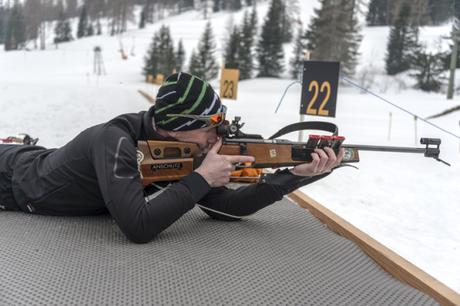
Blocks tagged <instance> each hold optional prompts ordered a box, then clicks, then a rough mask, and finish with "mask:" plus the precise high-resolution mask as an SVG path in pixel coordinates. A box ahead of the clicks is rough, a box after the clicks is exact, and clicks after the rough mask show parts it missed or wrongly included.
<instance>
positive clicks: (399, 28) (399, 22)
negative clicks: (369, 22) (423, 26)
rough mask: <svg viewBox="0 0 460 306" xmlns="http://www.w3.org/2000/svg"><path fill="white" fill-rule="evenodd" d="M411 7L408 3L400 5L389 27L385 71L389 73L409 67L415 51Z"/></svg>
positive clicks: (414, 28) (415, 29) (416, 35)
mask: <svg viewBox="0 0 460 306" xmlns="http://www.w3.org/2000/svg"><path fill="white" fill-rule="evenodd" d="M410 16H411V7H410V5H409V4H408V3H405V4H403V5H402V6H401V8H400V10H399V12H398V14H397V17H396V20H395V23H394V25H393V26H392V27H391V29H390V37H389V40H388V46H387V55H386V61H385V65H386V71H387V73H388V74H389V75H395V74H397V73H400V72H403V71H406V70H407V69H409V68H410V56H411V54H412V53H414V52H415V51H417V49H418V48H419V46H418V28H417V27H415V26H412V25H410V23H409V19H410Z"/></svg>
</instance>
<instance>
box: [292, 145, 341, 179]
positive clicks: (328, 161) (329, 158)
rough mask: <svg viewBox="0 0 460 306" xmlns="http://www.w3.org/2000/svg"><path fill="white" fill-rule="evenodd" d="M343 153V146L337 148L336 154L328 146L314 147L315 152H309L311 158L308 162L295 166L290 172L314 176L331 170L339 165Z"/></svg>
mask: <svg viewBox="0 0 460 306" xmlns="http://www.w3.org/2000/svg"><path fill="white" fill-rule="evenodd" d="M344 154H345V150H344V149H343V148H341V149H340V150H339V154H338V155H335V153H334V150H332V149H331V148H329V147H325V148H324V149H315V152H314V153H311V156H312V158H313V160H312V161H311V162H310V163H306V164H300V165H297V166H295V167H294V168H293V169H292V170H291V173H292V174H295V175H300V176H315V175H320V174H323V173H327V172H331V171H332V169H333V168H335V167H337V166H338V165H340V163H341V162H342V158H343V155H344Z"/></svg>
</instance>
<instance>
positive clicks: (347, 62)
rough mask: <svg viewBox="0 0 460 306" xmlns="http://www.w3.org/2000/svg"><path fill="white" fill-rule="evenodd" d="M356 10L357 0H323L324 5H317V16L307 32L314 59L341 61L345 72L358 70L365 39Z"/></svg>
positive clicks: (348, 73)
mask: <svg viewBox="0 0 460 306" xmlns="http://www.w3.org/2000/svg"><path fill="white" fill-rule="evenodd" d="M356 11H357V7H356V3H355V1H350V0H322V1H321V7H320V8H319V9H315V17H314V18H313V19H312V20H311V23H310V25H309V28H308V30H307V31H306V33H305V38H306V39H307V49H308V50H309V51H310V52H311V59H313V60H320V61H338V62H340V63H341V73H343V74H344V75H347V76H352V75H353V74H354V72H355V67H356V63H357V62H356V61H357V57H358V55H359V54H358V49H359V45H360V43H361V40H362V36H361V34H360V28H359V26H358V18H357V12H356Z"/></svg>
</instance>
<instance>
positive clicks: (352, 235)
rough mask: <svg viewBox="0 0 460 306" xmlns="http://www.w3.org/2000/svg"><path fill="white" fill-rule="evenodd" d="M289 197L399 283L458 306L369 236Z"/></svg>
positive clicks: (459, 299) (448, 292)
mask: <svg viewBox="0 0 460 306" xmlns="http://www.w3.org/2000/svg"><path fill="white" fill-rule="evenodd" d="M289 198H290V199H291V200H293V201H294V202H295V203H297V204H298V205H299V206H301V207H303V208H306V209H308V210H309V211H310V212H311V213H312V214H313V215H314V216H315V217H316V218H318V219H319V220H320V221H321V222H323V223H324V224H326V225H327V226H328V227H329V228H330V229H331V230H333V231H334V232H336V233H338V234H339V235H341V236H343V237H345V238H347V239H349V240H351V241H353V242H354V243H356V244H357V245H358V246H359V247H360V248H361V249H362V250H363V251H364V252H365V253H367V254H368V255H369V256H370V257H371V258H372V259H374V261H376V262H377V263H378V264H379V265H380V266H381V267H382V268H383V269H384V270H385V271H387V272H388V273H390V274H391V275H393V276H394V277H395V278H397V279H398V280H400V281H401V282H404V283H406V284H408V285H410V286H412V287H414V288H416V289H418V290H420V291H422V292H424V293H425V294H427V295H429V296H431V297H432V298H433V299H435V300H436V301H437V302H438V303H440V304H441V305H449V306H454V305H457V306H459V305H460V295H459V294H458V293H456V292H455V291H454V290H452V289H450V288H449V287H447V286H446V285H444V284H443V283H441V282H440V281H438V280H437V279H435V278H434V277H432V276H431V275H429V274H427V273H426V272H424V271H423V270H421V269H419V268H417V267H416V266H415V265H413V264H412V263H410V262H409V261H407V260H405V259H404V258H402V257H401V256H399V255H398V254H396V253H395V252H393V251H392V250H390V249H389V248H387V247H385V246H384V245H382V244H380V243H379V242H377V241H376V240H374V239H372V238H371V237H370V236H369V235H367V234H366V233H364V232H362V231H360V230H359V229H357V228H356V227H354V226H353V225H351V224H350V223H348V222H347V221H345V220H344V219H342V218H341V217H339V216H338V215H336V214H334V213H333V212H332V211H330V210H329V209H327V208H326V207H324V206H322V205H321V204H319V203H318V202H316V201H315V200H313V199H312V198H310V197H308V196H307V195H305V194H304V193H302V192H300V191H298V190H297V191H294V192H293V193H291V194H289Z"/></svg>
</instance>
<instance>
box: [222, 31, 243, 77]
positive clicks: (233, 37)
mask: <svg viewBox="0 0 460 306" xmlns="http://www.w3.org/2000/svg"><path fill="white" fill-rule="evenodd" d="M240 41H241V34H240V30H239V29H238V26H233V29H232V31H231V33H230V36H229V38H228V41H227V43H226V46H225V50H224V62H225V68H231V69H239V68H240V67H239V66H240V65H239V58H238V54H239V52H238V51H239V48H240Z"/></svg>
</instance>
